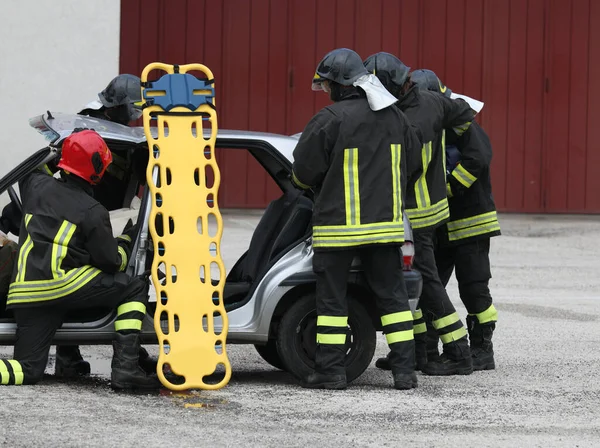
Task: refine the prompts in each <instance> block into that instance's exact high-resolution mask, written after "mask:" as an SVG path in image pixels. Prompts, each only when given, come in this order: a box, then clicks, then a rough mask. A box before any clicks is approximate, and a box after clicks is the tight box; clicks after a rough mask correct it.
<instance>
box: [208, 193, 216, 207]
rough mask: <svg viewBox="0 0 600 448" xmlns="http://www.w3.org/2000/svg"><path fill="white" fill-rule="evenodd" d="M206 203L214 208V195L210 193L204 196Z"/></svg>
mask: <svg viewBox="0 0 600 448" xmlns="http://www.w3.org/2000/svg"><path fill="white" fill-rule="evenodd" d="M206 205H208V207H209V208H214V207H215V195H214V194H212V193H210V194H209V195H208V196H206Z"/></svg>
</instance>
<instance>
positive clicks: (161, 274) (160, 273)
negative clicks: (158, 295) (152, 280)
mask: <svg viewBox="0 0 600 448" xmlns="http://www.w3.org/2000/svg"><path fill="white" fill-rule="evenodd" d="M165 273H166V266H165V262H164V261H161V262H160V263H158V266H157V268H156V276H157V277H158V279H159V281H160V284H161V286H165V285H166V284H167V276H166V275H165Z"/></svg>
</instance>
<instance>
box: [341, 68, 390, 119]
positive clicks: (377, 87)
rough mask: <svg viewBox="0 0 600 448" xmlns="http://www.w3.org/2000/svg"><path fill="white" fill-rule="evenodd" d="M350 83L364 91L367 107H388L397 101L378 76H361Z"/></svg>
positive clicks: (380, 108)
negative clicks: (367, 102)
mask: <svg viewBox="0 0 600 448" xmlns="http://www.w3.org/2000/svg"><path fill="white" fill-rule="evenodd" d="M352 85H353V86H355V87H360V88H361V89H363V90H364V91H365V93H366V94H367V100H368V101H369V107H370V108H371V109H372V110H374V111H378V110H382V109H385V108H386V107H390V106H391V105H392V104H394V103H396V102H397V101H398V98H396V97H395V96H394V95H392V94H391V93H390V92H389V91H388V90H387V89H386V88H385V87H384V86H383V84H381V81H380V80H379V78H377V76H375V75H373V74H368V75H363V76H361V77H360V78H358V79H357V80H356V81H354V83H352Z"/></svg>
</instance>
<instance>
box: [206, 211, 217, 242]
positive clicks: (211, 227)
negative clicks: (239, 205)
mask: <svg viewBox="0 0 600 448" xmlns="http://www.w3.org/2000/svg"><path fill="white" fill-rule="evenodd" d="M217 230H218V229H217V216H216V215H215V214H214V213H209V214H208V236H210V237H211V238H214V237H215V236H217Z"/></svg>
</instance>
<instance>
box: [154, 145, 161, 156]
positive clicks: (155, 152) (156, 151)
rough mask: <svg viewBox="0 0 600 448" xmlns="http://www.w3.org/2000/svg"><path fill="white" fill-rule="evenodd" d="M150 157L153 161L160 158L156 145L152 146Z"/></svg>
mask: <svg viewBox="0 0 600 448" xmlns="http://www.w3.org/2000/svg"><path fill="white" fill-rule="evenodd" d="M152 155H153V156H154V158H155V159H158V158H159V157H160V148H159V147H158V145H152Z"/></svg>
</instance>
